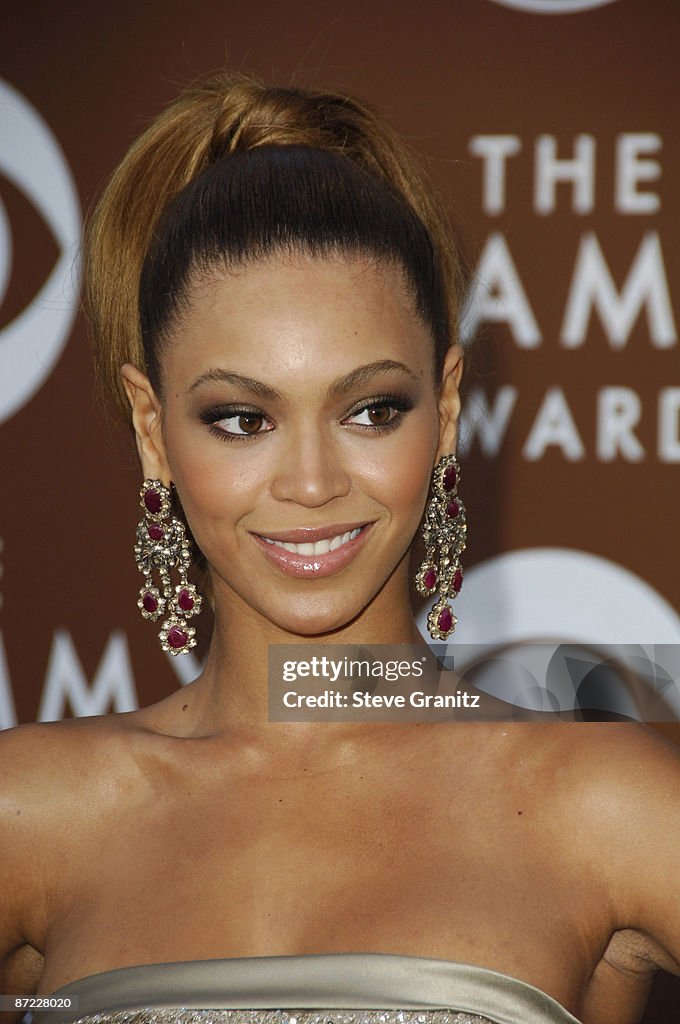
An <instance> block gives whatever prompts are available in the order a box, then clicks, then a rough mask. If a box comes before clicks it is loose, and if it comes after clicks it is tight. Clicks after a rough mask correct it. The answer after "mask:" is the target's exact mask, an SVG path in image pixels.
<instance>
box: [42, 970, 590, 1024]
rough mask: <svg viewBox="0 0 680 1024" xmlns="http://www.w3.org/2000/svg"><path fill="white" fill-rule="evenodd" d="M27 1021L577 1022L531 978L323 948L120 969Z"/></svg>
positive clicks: (68, 992) (66, 990)
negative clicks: (71, 1002)
mask: <svg viewBox="0 0 680 1024" xmlns="http://www.w3.org/2000/svg"><path fill="white" fill-rule="evenodd" d="M50 996H51V998H53V999H57V998H59V997H65V996H68V997H77V1005H75V1006H72V1007H71V1008H70V1009H48V1010H40V1011H36V1012H35V1013H34V1015H33V1022H34V1024H72V1022H76V1021H82V1022H83V1024H579V1021H577V1019H576V1017H574V1016H572V1014H571V1013H569V1012H568V1011H567V1010H565V1009H564V1007H563V1006H561V1005H560V1004H559V1003H557V1002H556V1001H555V1000H554V999H553V998H552V997H551V996H548V995H546V994H545V993H544V992H541V991H540V990H539V989H537V988H534V986H533V985H528V984H527V983H526V982H524V981H519V980H517V979H516V978H510V977H507V976H506V975H504V974H499V973H498V972H496V971H490V970H487V969H486V968H483V967H474V966H471V965H468V964H460V963H452V962H450V961H448V960H434V959H430V958H428V957H417V956H399V955H393V954H389V953H322V954H318V955H299V956H263V957H245V958H232V959H224V960H195V961H188V962H180V963H163V964H145V965H141V966H138V967H122V968H118V969H116V970H113V971H105V972H103V973H101V974H94V975H91V976H90V977H87V978H82V979H81V980H79V981H74V982H71V983H70V984H68V985H65V986H64V987H63V988H60V989H58V990H57V991H56V992H53V993H51V994H50Z"/></svg>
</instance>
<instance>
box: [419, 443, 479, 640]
mask: <svg viewBox="0 0 680 1024" xmlns="http://www.w3.org/2000/svg"><path fill="white" fill-rule="evenodd" d="M459 480H460V466H459V465H458V463H457V462H456V457H455V455H443V456H442V457H441V459H440V460H439V462H438V463H437V465H436V466H435V468H434V471H433V474H432V496H431V498H430V500H429V501H428V503H427V508H426V509H425V518H424V520H423V542H424V544H425V558H424V559H423V561H422V563H421V565H420V568H419V569H418V572H417V573H416V579H415V584H416V590H417V591H418V593H419V594H422V596H423V597H431V596H432V595H433V594H434V593H436V592H437V591H438V592H439V598H438V599H437V601H436V602H435V603H434V605H433V606H432V608H431V610H430V613H429V615H428V616H427V628H428V630H429V633H430V636H431V637H432V639H433V640H446V639H447V638H448V637H449V636H450V635H451V633H453V631H454V629H455V628H456V621H457V619H456V616H455V615H454V614H453V608H452V607H451V601H452V600H453V599H454V598H455V597H457V595H458V592H459V590H460V588H461V586H462V584H463V569H462V566H461V564H460V556H461V555H462V553H463V551H464V550H465V542H466V534H467V522H466V519H465V506H464V505H463V502H462V501H461V500H460V498H459V496H458V483H459Z"/></svg>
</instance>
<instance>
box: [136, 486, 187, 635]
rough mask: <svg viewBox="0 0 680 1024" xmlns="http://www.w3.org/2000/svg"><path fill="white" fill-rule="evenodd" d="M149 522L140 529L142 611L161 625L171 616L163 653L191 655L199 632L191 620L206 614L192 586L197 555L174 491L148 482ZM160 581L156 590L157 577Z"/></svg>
mask: <svg viewBox="0 0 680 1024" xmlns="http://www.w3.org/2000/svg"><path fill="white" fill-rule="evenodd" d="M139 504H140V505H141V507H142V509H143V510H144V518H143V519H142V521H141V522H140V523H139V524H138V526H137V543H136V544H135V561H136V563H137V568H138V569H139V571H140V572H141V573H142V574H143V576H144V586H143V587H142V588H141V590H140V591H139V600H138V601H137V606H138V608H139V610H140V611H141V613H142V615H143V616H144V618H145V619H151V621H152V622H156V620H157V619H159V618H160V617H161V616H162V615H164V614H166V613H167V614H168V618H167V619H166V620H165V622H164V623H163V625H162V627H161V630H160V633H159V634H158V636H159V637H160V641H161V647H162V648H163V650H164V651H168V652H169V653H170V654H173V655H174V654H186V653H187V651H190V650H191V648H192V647H195V646H196V630H195V629H194V627H193V626H189V625H187V619H189V618H191V616H192V615H197V614H198V613H199V612H200V610H201V604H202V600H203V599H202V598H201V596H200V594H199V593H198V591H197V590H196V587H195V586H194V585H193V584H192V583H189V581H188V579H187V573H188V571H189V566H190V565H191V552H190V550H189V541H188V540H187V535H186V530H185V529H184V523H183V522H182V521H181V519H178V518H177V517H176V516H174V515H173V514H172V497H171V494H170V491H169V490H168V488H167V487H165V486H164V484H162V483H161V481H160V480H145V481H144V483H143V484H142V489H141V491H140V492H139ZM172 569H177V571H178V572H179V584H178V585H177V586H174V587H173V584H172V580H171V579H170V571H171V570H172ZM154 572H157V573H158V575H159V577H160V586H155V585H154V582H153V573H154Z"/></svg>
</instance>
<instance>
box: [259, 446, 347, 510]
mask: <svg viewBox="0 0 680 1024" xmlns="http://www.w3.org/2000/svg"><path fill="white" fill-rule="evenodd" d="M351 488H352V480H351V476H350V473H349V471H348V468H347V466H346V465H345V462H344V460H343V458H342V454H341V452H339V451H338V450H337V447H336V446H335V445H334V444H333V442H332V441H331V440H330V439H329V438H328V437H326V436H323V435H322V434H321V433H318V432H310V433H307V434H306V435H305V436H304V437H296V438H294V439H293V438H291V441H290V443H289V444H288V445H287V446H286V448H285V451H283V452H279V458H278V460H277V467H276V473H275V475H274V478H273V480H272V484H271V493H272V496H273V497H274V498H276V499H277V500H278V501H294V502H296V503H297V504H298V505H303V506H305V507H307V508H318V507H320V506H322V505H325V504H327V502H329V501H332V500H333V498H341V497H345V496H346V495H347V494H349V492H350V490H351Z"/></svg>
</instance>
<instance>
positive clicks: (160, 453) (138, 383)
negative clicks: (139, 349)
mask: <svg viewBox="0 0 680 1024" xmlns="http://www.w3.org/2000/svg"><path fill="white" fill-rule="evenodd" d="M120 375H121V378H122V381H123V387H124V388H125V394H126V395H127V397H128V401H129V403H130V408H131V409H132V424H133V426H134V428H135V436H136V438H137V451H138V452H139V458H140V461H141V463H142V472H143V473H144V478H145V479H146V480H160V481H161V483H163V484H165V486H166V487H169V486H170V480H171V476H170V469H169V467H168V460H167V457H166V454H165V442H164V441H163V431H162V425H161V424H162V420H161V403H160V402H159V401H158V398H157V397H156V393H155V391H154V389H153V388H152V387H151V383H150V381H149V378H148V377H147V376H146V375H145V374H144V373H142V372H141V370H138V369H137V367H136V366H133V365H132V363H125V365H124V366H123V367H122V368H121V371H120Z"/></svg>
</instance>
